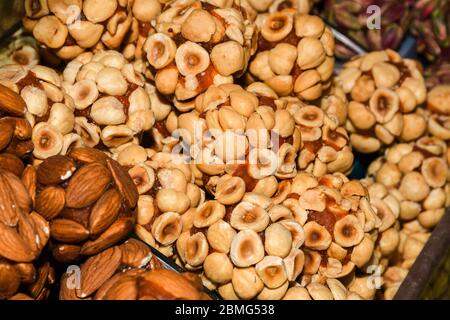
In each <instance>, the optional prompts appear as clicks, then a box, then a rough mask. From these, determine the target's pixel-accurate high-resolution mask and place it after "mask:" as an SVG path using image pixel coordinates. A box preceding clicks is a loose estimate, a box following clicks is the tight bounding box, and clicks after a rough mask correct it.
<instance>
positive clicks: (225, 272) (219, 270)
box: [203, 252, 233, 284]
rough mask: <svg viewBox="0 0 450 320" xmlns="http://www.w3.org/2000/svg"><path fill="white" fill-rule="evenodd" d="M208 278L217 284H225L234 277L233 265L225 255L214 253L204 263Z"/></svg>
mask: <svg viewBox="0 0 450 320" xmlns="http://www.w3.org/2000/svg"><path fill="white" fill-rule="evenodd" d="M203 269H204V271H205V274H206V276H207V277H208V278H209V279H211V280H212V281H213V282H215V283H219V284H225V283H227V282H229V281H231V278H232V276H233V264H232V263H231V261H230V259H229V258H228V256H227V255H226V254H224V253H219V252H214V253H211V254H210V255H209V256H207V257H206V259H205V261H204V263H203Z"/></svg>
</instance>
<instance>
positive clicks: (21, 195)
mask: <svg viewBox="0 0 450 320" xmlns="http://www.w3.org/2000/svg"><path fill="white" fill-rule="evenodd" d="M4 176H5V178H6V180H7V181H8V183H9V185H10V186H11V189H12V190H14V197H15V199H16V201H17V204H18V205H19V208H20V209H21V210H22V211H24V212H25V213H29V212H30V211H31V206H32V200H31V197H30V194H29V193H28V190H27V189H26V188H25V186H24V185H23V183H22V181H21V180H20V179H19V178H18V177H17V176H16V175H14V174H13V173H11V172H5V173H4Z"/></svg>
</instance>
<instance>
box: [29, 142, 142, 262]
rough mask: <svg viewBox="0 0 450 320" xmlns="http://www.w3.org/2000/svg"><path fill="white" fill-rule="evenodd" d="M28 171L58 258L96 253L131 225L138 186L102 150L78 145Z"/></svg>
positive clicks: (67, 259) (37, 206) (71, 258)
mask: <svg viewBox="0 0 450 320" xmlns="http://www.w3.org/2000/svg"><path fill="white" fill-rule="evenodd" d="M29 170H30V171H31V173H30V177H31V178H30V179H31V182H30V185H31V187H30V188H31V190H32V191H33V194H32V197H33V199H35V211H36V212H37V213H39V214H40V216H42V217H44V218H45V219H46V220H48V221H49V223H50V235H51V239H52V252H53V256H54V257H55V258H56V259H57V260H58V261H60V262H64V263H65V262H73V261H76V260H78V259H79V258H80V257H81V256H90V255H94V254H97V253H99V252H101V251H103V250H104V249H106V248H109V247H111V246H112V245H114V244H116V243H117V242H119V241H121V240H123V239H124V238H126V237H127V236H128V235H129V233H130V232H131V231H132V230H133V228H134V225H135V221H136V219H135V211H134V209H135V207H136V205H137V201H138V192H137V189H136V187H135V185H134V183H133V181H132V180H131V178H130V176H129V175H128V174H127V172H126V170H125V169H124V168H123V167H121V166H120V165H119V164H118V163H117V162H116V161H114V160H112V159H110V158H108V156H107V155H106V154H104V153H103V152H101V151H99V150H96V149H90V148H74V149H72V150H71V152H70V154H69V155H68V156H62V155H57V156H52V157H49V158H47V159H46V160H44V161H43V162H42V163H41V164H40V165H39V166H38V167H37V168H36V169H34V168H32V167H30V169H29Z"/></svg>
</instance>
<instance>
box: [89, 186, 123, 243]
mask: <svg viewBox="0 0 450 320" xmlns="http://www.w3.org/2000/svg"><path fill="white" fill-rule="evenodd" d="M121 202H122V196H121V195H120V193H119V192H118V191H117V190H116V189H109V190H108V191H106V192H105V193H104V194H103V195H102V196H101V197H100V199H98V200H97V202H96V203H95V205H94V207H93V208H92V212H91V215H90V217H89V232H90V233H91V234H92V235H97V234H99V233H102V232H103V231H105V230H106V229H107V228H108V227H109V226H110V225H111V224H112V223H113V222H114V220H116V218H117V216H118V215H119V210H120V207H121Z"/></svg>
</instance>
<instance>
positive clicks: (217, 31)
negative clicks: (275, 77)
mask: <svg viewBox="0 0 450 320" xmlns="http://www.w3.org/2000/svg"><path fill="white" fill-rule="evenodd" d="M222 2H224V1H222ZM228 2H230V1H228ZM155 24H156V25H155V29H156V33H154V34H152V35H150V36H149V37H148V38H147V40H146V41H145V43H144V48H143V49H144V51H145V53H146V59H147V61H148V63H149V64H150V68H151V69H152V70H153V73H154V79H155V84H156V87H157V88H158V90H159V91H160V92H161V93H163V94H165V95H174V96H175V104H176V105H177V104H183V102H184V101H186V100H191V99H193V98H195V97H196V96H197V95H198V94H200V93H202V92H204V91H205V90H206V89H207V88H208V87H209V86H211V85H219V84H222V83H233V82H234V78H235V77H237V76H240V75H242V74H243V73H244V72H245V70H246V68H247V64H248V61H249V59H250V56H251V55H253V53H254V51H255V50H256V47H255V46H256V42H255V39H256V38H255V35H256V28H255V26H254V24H253V23H252V22H251V21H250V20H248V18H247V17H246V15H245V11H242V10H241V9H240V7H239V6H236V5H234V6H231V5H227V6H225V5H223V6H222V7H218V6H215V5H212V4H211V3H208V2H206V1H198V0H190V1H172V2H169V3H168V4H167V5H166V6H165V7H164V9H163V11H162V12H161V14H160V15H159V16H158V17H157V18H156V21H155Z"/></svg>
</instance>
